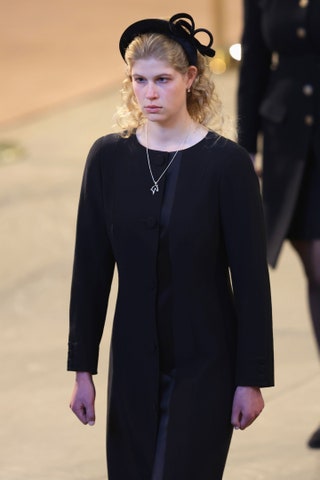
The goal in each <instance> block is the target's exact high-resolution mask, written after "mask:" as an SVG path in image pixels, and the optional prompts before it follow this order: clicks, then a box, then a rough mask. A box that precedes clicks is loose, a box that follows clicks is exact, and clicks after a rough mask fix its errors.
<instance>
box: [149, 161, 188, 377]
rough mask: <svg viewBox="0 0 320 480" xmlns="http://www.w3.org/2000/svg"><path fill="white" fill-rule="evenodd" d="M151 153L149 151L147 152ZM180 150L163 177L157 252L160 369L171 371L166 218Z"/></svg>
mask: <svg viewBox="0 0 320 480" xmlns="http://www.w3.org/2000/svg"><path fill="white" fill-rule="evenodd" d="M150 155H151V157H152V152H150ZM172 155H174V154H166V153H164V154H163V156H164V157H165V161H164V163H163V169H165V168H166V166H167V165H168V163H169V162H170V160H171V158H172ZM180 160H181V152H179V153H178V154H177V155H176V156H175V158H174V160H173V163H172V164H171V165H170V167H169V169H168V170H167V172H166V174H165V178H164V179H163V189H164V194H163V199H162V206H161V212H160V241H159V253H158V312H157V324H158V339H159V356H160V370H161V371H162V372H170V371H171V370H172V369H173V368H174V366H175V364H174V346H173V330H172V315H173V286H172V267H171V258H170V235H169V222H170V217H171V211H172V207H173V202H174V195H175V188H176V182H177V178H178V174H179V167H180Z"/></svg>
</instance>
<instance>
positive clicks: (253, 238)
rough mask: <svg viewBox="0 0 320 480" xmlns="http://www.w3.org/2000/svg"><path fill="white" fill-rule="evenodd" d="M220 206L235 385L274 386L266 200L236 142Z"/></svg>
mask: <svg viewBox="0 0 320 480" xmlns="http://www.w3.org/2000/svg"><path fill="white" fill-rule="evenodd" d="M220 204H221V223H222V230H223V235H224V240H225V245H226V250H227V256H228V262H229V269H230V275H231V281H232V288H233V295H234V303H235V309H236V319H237V351H236V384H237V385H241V386H260V387H265V386H272V385H273V384H274V373H273V365H274V361H273V333H272V309H271V294H270V284H269V273H268V266H267V260H266V242H265V228H264V217H263V210H262V202H261V196H260V189H259V182H258V179H257V176H256V174H255V172H254V169H253V166H252V162H251V160H250V157H249V156H248V154H247V152H246V151H245V150H244V149H242V148H241V147H239V146H237V145H235V146H234V147H233V148H231V149H230V154H229V155H228V158H226V159H225V162H224V165H223V174H222V177H221V183H220Z"/></svg>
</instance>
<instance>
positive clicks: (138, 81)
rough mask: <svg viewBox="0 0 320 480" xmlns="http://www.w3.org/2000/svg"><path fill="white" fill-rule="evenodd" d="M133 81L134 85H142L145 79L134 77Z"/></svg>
mask: <svg viewBox="0 0 320 480" xmlns="http://www.w3.org/2000/svg"><path fill="white" fill-rule="evenodd" d="M134 81H135V82H136V83H143V82H144V81H145V79H144V78H143V77H134Z"/></svg>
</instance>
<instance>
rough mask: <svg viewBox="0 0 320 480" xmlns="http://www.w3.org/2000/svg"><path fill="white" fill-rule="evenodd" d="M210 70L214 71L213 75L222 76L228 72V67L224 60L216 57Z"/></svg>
mask: <svg viewBox="0 0 320 480" xmlns="http://www.w3.org/2000/svg"><path fill="white" fill-rule="evenodd" d="M210 68H211V70H212V71H213V73H216V74H218V75H220V74H221V73H224V72H225V71H226V70H227V65H226V62H225V60H224V59H223V58H221V57H215V58H213V59H212V60H211V62H210Z"/></svg>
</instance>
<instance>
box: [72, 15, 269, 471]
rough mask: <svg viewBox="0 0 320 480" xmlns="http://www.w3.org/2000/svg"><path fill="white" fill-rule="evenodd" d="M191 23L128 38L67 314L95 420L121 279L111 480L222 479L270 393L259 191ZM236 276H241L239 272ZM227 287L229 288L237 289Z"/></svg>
mask: <svg viewBox="0 0 320 480" xmlns="http://www.w3.org/2000/svg"><path fill="white" fill-rule="evenodd" d="M200 30H201V32H202V33H203V34H204V35H206V40H207V43H205V44H202V43H200V42H199V41H198V40H197V38H196V35H197V32H198V33H199V29H195V25H194V21H193V19H192V17H191V16H190V15H188V14H177V15H175V16H173V17H172V18H171V19H170V20H161V19H146V20H142V21H139V22H136V23H134V24H132V25H130V26H129V27H128V28H127V29H126V30H125V32H124V33H123V35H122V36H121V39H120V52H121V55H122V57H123V58H124V59H125V61H126V63H127V77H126V79H125V81H124V84H123V106H122V108H121V109H120V111H119V114H118V122H119V125H120V133H117V134H109V135H106V136H105V137H102V138H100V139H99V140H97V141H96V142H95V144H94V145H93V147H92V149H91V151H90V153H89V156H88V159H87V163H86V167H85V172H84V177H83V183H82V189H81V196H80V204H79V212H78V224H77V234H76V248H75V259H74V271H73V281H72V292H71V305H70V336H69V360H68V369H69V370H73V371H76V382H75V387H74V391H73V395H72V399H71V404H70V406H71V408H72V410H73V412H74V413H75V414H76V415H77V417H78V418H79V419H80V420H81V421H82V422H83V423H84V424H93V423H94V421H95V410H94V402H95V387H94V383H93V375H94V374H96V373H97V364H98V352H99V343H100V340H101V336H102V332H103V328H104V323H105V315H106V310H107V304H108V296H109V292H110V287H111V282H112V277H113V273H114V267H115V265H116V266H117V270H118V281H119V287H118V297H117V304H116V311H115V317H114V323H113V333H112V341H111V354H110V370H109V399H108V425H107V457H108V472H109V479H110V480H142V479H145V480H195V479H199V480H212V479H214V480H220V479H221V478H222V475H223V470H224V466H225V462H226V458H227V454H228V449H229V445H230V441H231V437H232V432H233V429H245V428H246V427H248V426H249V425H250V424H251V423H252V422H253V421H254V420H255V418H256V417H257V416H258V415H259V414H260V412H261V410H262V409H263V406H264V402H263V398H262V394H261V391H260V387H266V386H271V385H273V343H272V319H271V301H270V290H269V277H268V268H267V261H266V245H265V232H264V221H263V209H262V202H261V198H260V191H259V184H258V180H257V178H256V175H255V172H254V168H253V166H252V162H251V159H250V157H249V155H248V153H247V152H246V151H245V150H244V149H243V148H241V147H240V146H239V145H237V144H235V143H234V142H233V141H231V140H228V139H227V138H225V137H223V136H222V135H221V134H220V133H218V132H217V131H213V130H210V129H209V128H208V126H207V125H208V123H209V121H211V120H212V119H213V120H216V121H217V122H216V123H217V124H220V123H221V114H220V102H219V101H218V98H217V96H216V93H215V86H214V82H213V78H212V74H211V71H210V67H209V58H210V57H212V56H213V55H214V53H215V52H214V50H213V49H212V48H211V47H212V43H213V37H212V35H211V33H210V32H209V31H208V30H205V29H200ZM229 272H230V274H229ZM230 275H231V276H230Z"/></svg>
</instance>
